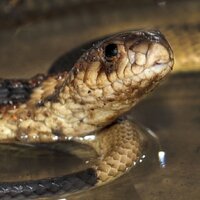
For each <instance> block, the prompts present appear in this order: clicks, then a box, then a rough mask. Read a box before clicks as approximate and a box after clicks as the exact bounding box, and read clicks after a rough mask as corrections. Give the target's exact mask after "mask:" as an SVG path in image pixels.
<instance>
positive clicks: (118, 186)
mask: <svg viewBox="0 0 200 200" xmlns="http://www.w3.org/2000/svg"><path fill="white" fill-rule="evenodd" d="M102 1H103V0H102ZM102 1H100V0H99V1H98V2H99V3H97V4H95V3H93V4H91V5H90V4H88V5H87V6H86V5H85V6H82V7H81V6H79V4H76V5H74V6H75V7H73V9H74V10H73V11H69V9H67V8H66V10H67V11H66V13H64V14H62V15H58V16H57V15H55V17H52V18H48V17H41V18H38V19H37V20H32V19H30V20H27V21H26V23H24V24H22V25H21V26H19V27H17V26H16V25H15V26H14V25H12V27H9V26H5V28H3V29H1V31H0V43H1V45H0V66H1V67H0V74H1V77H9V78H10V77H15V78H16V77H30V76H32V75H34V74H36V73H38V72H45V71H47V69H49V67H50V66H51V65H52V64H53V63H54V61H55V60H56V59H57V58H58V57H60V56H61V55H62V54H64V53H66V52H68V51H70V50H71V49H72V48H74V47H76V46H78V45H80V44H82V43H84V42H87V41H89V40H91V39H94V38H97V37H101V36H103V35H105V34H110V33H113V32H118V31H121V30H127V29H135V28H137V29H138V28H142V27H147V28H149V27H154V26H156V27H160V29H161V30H162V31H163V32H164V33H165V34H166V35H167V38H168V39H169V41H171V44H172V47H173V49H174V51H175V56H176V57H177V60H176V64H175V69H174V73H173V74H172V75H171V76H170V77H168V79H167V80H166V81H165V82H164V83H163V84H162V85H161V86H160V87H159V88H158V89H157V90H156V91H155V92H154V93H153V94H152V95H150V96H149V97H148V98H146V99H144V100H143V101H142V102H141V103H140V104H138V105H137V106H136V107H135V108H134V109H133V110H132V111H130V113H129V115H130V116H131V118H133V119H134V120H135V121H137V122H138V123H140V124H142V126H144V127H148V128H150V130H153V132H155V133H156V135H157V137H158V138H159V143H160V146H161V150H163V151H164V152H165V153H166V163H165V167H164V168H163V167H160V164H159V161H158V157H157V153H158V150H159V148H158V145H156V144H155V142H153V143H152V144H155V145H153V146H152V147H151V148H149V149H148V154H147V155H149V156H147V157H146V159H144V161H143V162H142V163H141V164H139V165H138V166H136V167H135V168H133V169H131V170H130V171H129V172H128V173H127V174H125V175H124V176H122V177H121V178H119V179H117V180H116V181H114V182H112V183H110V184H108V185H105V186H102V187H99V188H95V189H92V190H89V191H84V192H80V193H77V194H74V195H71V196H67V197H66V196H65V195H64V196H59V197H58V196H53V197H48V198H47V199H63V200H64V199H65V198H67V199H68V200H79V199H87V200H100V199H106V200H113V199H115V200H121V199H124V200H129V199H130V200H132V199H135V200H137V199H138V200H157V199H158V200H160V199H162V200H165V199H166V200H168V199H172V200H173V199H174V200H175V199H176V200H185V199H192V200H198V199H200V190H199V185H200V168H199V166H200V159H199V154H200V143H199V141H200V136H199V130H200V123H199V122H200V93H199V88H200V72H199V69H200V65H199V63H200V62H199V57H200V56H199V55H200V54H199V53H200V51H199V49H200V48H199V40H198V38H200V36H199V35H200V34H199V30H198V29H196V26H194V25H195V24H198V26H199V22H200V21H199V19H200V16H199V12H198V11H199V7H200V4H199V2H198V1H176V2H175V1H140V2H138V1H136V2H135V3H134V4H133V2H132V1H126V3H124V1H123V3H120V1H119V2H118V3H113V2H112V1H110V2H107V3H105V2H104V3H102ZM77 2H78V1H77ZM166 16H167V17H166ZM94 19H95V20H94ZM180 24H183V25H184V26H185V29H182V30H181V31H180V29H179V28H180ZM168 26H172V28H171V29H167V27H168ZM2 27H3V26H1V28H2ZM173 28H175V33H176V34H177V35H181V36H182V38H184V39H183V40H184V42H183V41H181V40H178V39H176V37H175V36H176V35H174V33H172V31H170V30H172V29H173ZM188 29H189V31H188ZM194 30H195V35H194V34H192V33H193V31H194ZM188 33H189V34H188ZM191 35H192V36H193V39H192V40H190V41H191V42H192V45H194V49H195V52H194V53H191V52H190V48H189V46H190V45H191V44H190V43H189V44H188V42H187V41H188V40H187V37H191ZM177 38H178V37H177ZM195 38H197V39H196V40H195ZM188 53H189V54H188ZM187 55H195V56H193V57H192V58H189V61H188V59H186V58H188V56H187ZM191 60H192V62H191ZM191 63H192V64H191ZM180 71H184V73H179V72H180ZM191 71H192V72H191ZM56 149H57V150H55V149H53V148H49V147H41V146H39V147H31V146H26V147H24V146H19V145H0V156H1V163H0V180H1V181H13V180H26V179H38V178H40V177H47V176H52V177H53V176H59V175H63V174H66V173H69V172H73V171H74V170H79V169H82V168H83V167H84V162H85V161H86V160H87V159H88V157H91V155H92V156H94V154H93V153H94V152H91V150H90V149H85V148H84V147H82V146H81V148H80V147H79V146H76V145H74V144H70V145H68V146H66V145H65V144H61V145H59V147H58V146H57V147H56ZM67 150H70V152H73V154H76V155H80V153H81V154H82V155H81V157H84V159H83V160H82V159H80V158H79V157H77V156H74V155H72V154H71V153H67V152H66V151H67ZM74 166H76V167H74Z"/></svg>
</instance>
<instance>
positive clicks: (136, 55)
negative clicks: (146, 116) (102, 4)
mask: <svg viewBox="0 0 200 200" xmlns="http://www.w3.org/2000/svg"><path fill="white" fill-rule="evenodd" d="M172 66H173V53H172V50H171V48H170V46H169V44H168V42H167V40H166V39H165V38H164V36H163V35H162V34H161V33H160V32H159V31H129V32H125V33H120V34H116V35H113V36H111V37H108V38H106V39H105V40H103V41H101V42H98V43H97V44H95V45H93V46H92V47H91V48H90V49H89V50H87V51H86V52H84V53H83V55H82V56H81V57H80V58H79V59H78V60H77V61H76V63H75V64H74V66H73V68H72V69H71V70H70V71H69V72H64V73H60V74H57V75H49V76H47V77H44V76H38V77H36V78H34V79H31V80H29V81H28V82H26V84H25V83H23V84H22V87H24V85H25V86H26V87H27V88H28V89H29V90H30V93H31V94H30V97H29V99H27V100H26V101H25V102H22V103H18V104H16V105H15V106H13V105H12V106H9V105H3V104H7V103H8V102H7V101H1V103H2V106H1V119H0V141H1V142H15V141H20V142H23V143H40V142H42V143H47V142H55V141H59V140H74V141H76V142H80V143H84V144H87V145H90V146H92V147H93V148H94V149H95V150H96V151H97V153H98V155H99V158H97V160H96V162H95V163H94V164H93V165H92V166H91V168H90V169H88V170H85V171H82V172H79V173H76V174H72V175H67V176H63V177H58V178H50V179H45V180H37V181H26V182H16V183H0V195H1V196H5V195H9V196H16V195H18V194H22V195H25V196H29V195H31V194H32V193H35V194H44V193H45V192H46V191H49V192H52V193H55V192H58V191H60V190H64V191H67V192H71V191H74V190H76V189H77V186H76V183H77V182H78V183H79V184H78V185H79V186H78V189H81V188H85V187H87V186H94V185H101V184H104V183H107V182H108V181H111V180H112V179H114V178H116V177H118V176H120V175H122V174H123V173H124V172H125V171H126V170H127V169H128V168H130V167H131V166H132V165H133V163H134V162H136V161H137V159H138V158H139V156H140V152H141V150H142V137H141V136H140V134H139V133H138V132H137V130H136V129H135V127H134V124H133V123H131V122H129V121H128V120H121V121H116V119H117V118H118V117H119V116H121V115H122V114H123V113H125V112H126V111H128V110H130V109H131V108H132V107H133V106H134V105H135V104H136V103H137V102H138V101H139V100H140V99H141V97H143V96H144V95H145V94H147V93H148V92H149V91H151V90H152V89H153V88H154V87H155V86H156V85H157V84H158V83H159V82H160V80H162V79H163V78H164V77H165V76H166V75H167V74H168V73H169V72H170V71H171V69H172ZM1 83H2V84H1V85H6V84H7V85H9V84H11V83H12V81H8V80H7V81H3V80H2V81H1ZM15 83H16V85H17V86H16V87H18V86H19V85H20V82H15ZM2 87H3V86H2ZM4 87H5V86H4ZM22 97H23V95H22ZM14 99H15V96H14V97H13V99H12V102H11V103H13V102H14V103H16V102H19V101H18V100H17V99H15V100H14ZM90 133H95V135H96V137H95V138H93V139H92V140H87V135H89V134H90Z"/></svg>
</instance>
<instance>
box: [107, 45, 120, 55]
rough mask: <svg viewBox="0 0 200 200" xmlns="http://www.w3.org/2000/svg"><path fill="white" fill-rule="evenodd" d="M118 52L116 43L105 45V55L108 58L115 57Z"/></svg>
mask: <svg viewBox="0 0 200 200" xmlns="http://www.w3.org/2000/svg"><path fill="white" fill-rule="evenodd" d="M117 54H118V49H117V45H116V44H108V45H107V46H106V47H105V56H106V57H107V58H111V57H114V56H116V55H117Z"/></svg>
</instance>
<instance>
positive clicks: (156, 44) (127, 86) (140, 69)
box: [72, 31, 174, 110]
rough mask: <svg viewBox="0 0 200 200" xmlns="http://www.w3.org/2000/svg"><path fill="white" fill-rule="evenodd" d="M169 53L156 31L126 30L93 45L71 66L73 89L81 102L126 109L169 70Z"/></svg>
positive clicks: (167, 46) (163, 39)
mask: <svg viewBox="0 0 200 200" xmlns="http://www.w3.org/2000/svg"><path fill="white" fill-rule="evenodd" d="M173 62H174V58H173V52H172V50H171V48H170V45H169V43H168V42H167V40H166V39H165V37H164V36H163V35H162V34H161V33H160V32H159V31H129V32H125V33H120V34H116V35H114V36H112V37H108V38H107V39H105V40H103V41H101V42H99V43H97V44H95V45H93V47H92V48H90V49H89V50H88V51H86V52H85V53H84V54H83V55H82V56H81V58H80V59H79V60H78V61H77V63H76V64H75V66H74V68H73V70H72V71H73V78H72V79H73V86H74V87H75V88H73V90H74V89H75V90H77V96H79V97H80V98H81V100H84V102H87V101H88V102H99V105H100V106H102V104H101V103H100V102H103V103H104V105H105V104H107V105H108V104H109V102H111V103H112V104H109V106H111V107H109V108H110V109H114V110H119V109H121V108H123V109H122V110H124V109H125V110H128V109H129V108H130V107H131V106H133V104H135V103H136V102H137V101H138V100H139V99H140V97H142V96H143V95H144V94H146V93H148V92H149V91H150V90H152V89H153V88H154V87H155V86H156V85H157V83H159V82H160V80H161V79H163V78H164V77H165V76H166V75H167V74H168V73H169V72H170V71H171V70H172V66H173Z"/></svg>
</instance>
